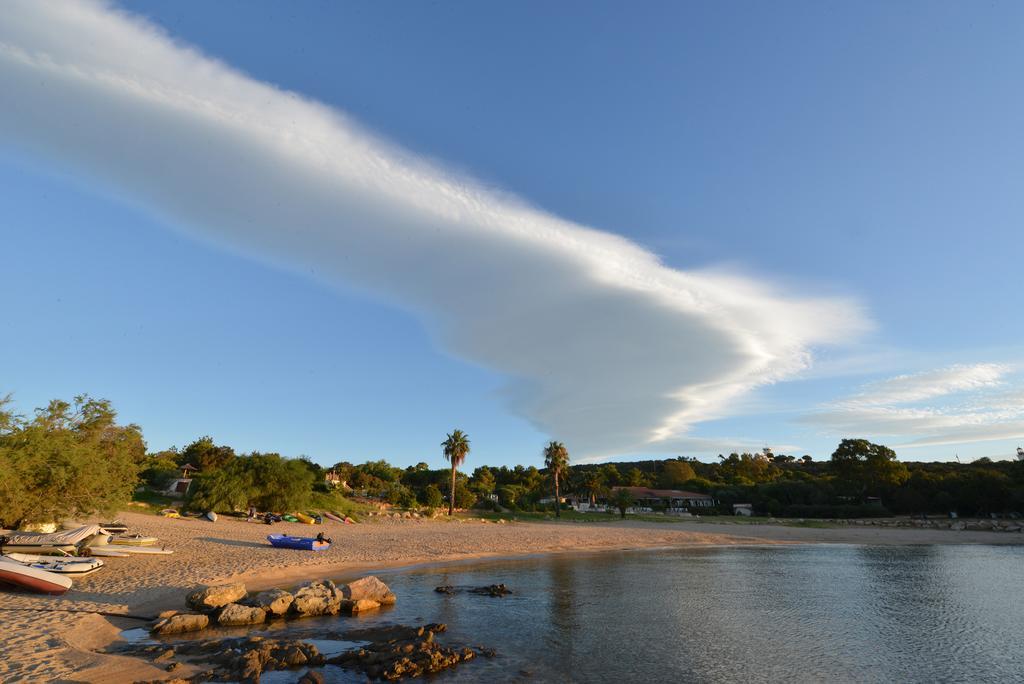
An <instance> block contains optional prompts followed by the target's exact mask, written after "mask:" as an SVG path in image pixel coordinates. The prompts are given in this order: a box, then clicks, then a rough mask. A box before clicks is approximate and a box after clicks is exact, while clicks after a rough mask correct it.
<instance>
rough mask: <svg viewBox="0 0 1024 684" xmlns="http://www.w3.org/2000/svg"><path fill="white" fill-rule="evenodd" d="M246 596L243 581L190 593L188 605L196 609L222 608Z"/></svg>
mask: <svg viewBox="0 0 1024 684" xmlns="http://www.w3.org/2000/svg"><path fill="white" fill-rule="evenodd" d="M243 598H245V585H244V584H242V583H241V582H235V583H234V584H221V585H218V586H215V587H205V588H204V589H199V590H198V591H193V592H192V593H191V594H189V595H188V605H189V606H190V607H191V608H192V609H194V610H207V609H210V608H220V607H221V606H226V605H228V604H229V603H234V602H235V601H238V600H239V599H243Z"/></svg>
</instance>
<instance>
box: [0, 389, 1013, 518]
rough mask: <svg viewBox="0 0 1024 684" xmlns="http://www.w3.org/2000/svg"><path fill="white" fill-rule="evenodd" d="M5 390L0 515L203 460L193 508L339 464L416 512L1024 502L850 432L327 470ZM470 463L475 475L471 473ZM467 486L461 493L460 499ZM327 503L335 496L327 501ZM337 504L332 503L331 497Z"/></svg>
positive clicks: (966, 474) (816, 511) (303, 498)
mask: <svg viewBox="0 0 1024 684" xmlns="http://www.w3.org/2000/svg"><path fill="white" fill-rule="evenodd" d="M9 405H10V404H9V400H8V399H3V400H0V525H2V526H4V527H18V526H20V525H22V524H24V523H26V522H38V521H53V520H59V519H65V518H69V517H75V516H78V515H85V514H91V513H96V512H104V513H105V512H113V511H116V510H118V509H119V508H122V507H124V506H125V505H126V504H127V503H128V502H129V501H130V500H131V498H132V494H133V491H134V490H135V488H136V487H137V486H138V485H140V484H144V485H147V486H149V487H150V488H152V489H155V490H162V489H163V488H165V487H166V486H167V485H168V484H169V483H170V482H172V481H173V480H174V479H175V478H177V477H178V476H179V473H180V471H181V467H182V466H183V465H185V464H191V465H194V466H196V467H198V468H199V469H200V470H199V473H198V474H197V475H196V476H195V477H194V479H193V482H192V486H191V488H190V491H189V498H188V500H187V501H186V504H187V505H188V506H189V507H192V508H195V509H197V510H218V511H232V510H244V509H245V508H247V507H248V506H250V505H253V506H256V507H257V508H258V509H260V510H272V511H287V510H301V509H303V508H305V507H307V506H309V505H312V502H314V501H317V500H318V499H317V498H316V497H317V496H330V497H334V498H333V499H332V500H334V501H338V500H339V497H338V494H337V492H336V491H335V490H334V488H333V487H332V486H331V485H330V484H328V483H327V482H326V481H325V474H326V472H327V471H328V470H332V471H334V473H335V475H336V476H337V477H338V478H339V479H341V480H343V481H344V482H345V483H346V485H347V487H348V488H349V489H346V490H345V491H348V492H352V493H355V494H358V495H362V496H366V497H372V498H378V499H380V500H383V501H386V502H388V503H390V504H393V505H395V506H399V507H404V508H414V507H427V508H434V509H437V508H442V507H447V508H448V509H449V512H451V511H452V510H453V509H454V508H455V507H458V508H474V507H477V508H489V509H499V508H500V509H507V510H510V511H537V510H549V511H552V512H554V513H555V514H556V515H559V514H560V511H561V507H560V506H555V505H553V503H552V502H553V501H557V500H559V498H560V497H562V496H571V497H575V498H577V499H580V500H589V501H591V502H596V501H597V500H599V499H601V500H605V501H608V502H609V503H612V504H613V505H616V506H618V507H620V508H624V507H625V506H627V505H628V503H629V501H628V500H627V498H626V495H625V494H623V493H622V492H621V491H619V490H617V489H616V488H618V487H624V486H639V487H652V488H661V489H682V490H686V491H693V492H699V493H704V494H709V495H710V496H712V497H714V499H715V501H716V506H715V507H713V508H711V509H702V512H703V513H722V514H730V513H732V505H733V504H735V503H746V504H750V505H752V506H753V508H754V511H755V512H756V513H759V514H764V515H774V516H794V517H855V516H868V515H888V514H908V513H909V514H922V513H930V514H935V513H943V514H944V513H948V512H950V511H957V512H958V513H959V514H961V515H988V514H1003V513H1009V512H1018V511H1024V462H1011V461H997V462H993V461H990V460H988V459H979V460H978V461H975V462H973V463H968V464H960V463H945V462H943V463H918V462H910V463H903V462H900V461H899V460H898V459H897V458H896V454H895V452H894V451H893V450H892V449H889V448H888V447H885V446H883V445H879V444H874V443H871V442H869V441H868V440H864V439H844V440H842V442H840V444H839V445H838V447H837V448H836V450H835V451H834V452H833V453H832V454H831V457H830V458H829V459H828V460H822V461H816V460H814V459H813V458H812V457H810V456H807V455H805V456H802V457H796V456H792V455H786V454H775V453H773V452H772V451H771V450H770V449H764V450H762V451H761V452H757V453H732V454H729V455H728V456H724V455H721V456H719V457H718V459H717V461H716V462H712V463H706V462H702V461H698V460H696V459H693V458H683V457H678V458H674V459H667V460H650V461H637V462H626V463H614V462H613V463H604V464H583V465H573V464H571V463H570V452H569V448H568V447H567V445H565V444H563V443H561V442H557V441H552V442H550V443H548V444H547V445H546V446H544V447H542V448H540V449H539V452H540V455H542V456H543V458H544V468H542V469H538V468H537V467H535V466H522V465H516V466H511V467H510V466H497V467H495V466H487V465H477V466H474V467H473V468H472V469H471V470H470V469H468V468H464V467H463V466H464V464H465V463H466V462H467V460H468V459H469V457H470V453H471V452H470V449H471V444H470V440H469V436H468V435H467V434H466V433H465V432H463V431H461V430H454V431H453V432H452V433H450V434H448V435H447V436H446V439H445V440H444V441H443V442H442V443H441V444H440V445H439V447H438V449H439V451H440V452H441V454H442V455H443V456H444V457H445V459H446V460H447V461H448V462H449V467H448V468H443V469H432V468H430V466H429V465H428V464H427V463H426V462H420V463H417V464H416V465H413V466H408V467H406V468H401V467H397V466H394V465H392V464H390V463H389V462H387V461H386V460H382V459H378V460H372V461H366V462H364V463H361V464H358V465H356V464H353V463H351V462H349V461H339V462H337V463H335V464H334V465H332V466H330V467H329V468H325V467H323V466H321V465H319V464H317V463H315V462H313V461H312V460H310V459H308V458H306V457H299V458H287V457H285V456H282V455H280V454H277V453H264V452H251V453H248V454H238V453H236V452H235V450H234V449H233V448H232V447H230V446H228V445H222V444H216V443H215V441H214V440H213V439H212V438H210V437H201V438H199V439H197V440H195V441H193V442H192V443H190V444H188V445H187V446H186V447H184V448H182V449H176V448H172V449H168V450H164V451H159V452H152V453H147V451H146V444H145V442H144V441H143V437H142V431H141V429H140V428H139V427H138V426H137V425H119V424H118V423H117V420H116V417H117V414H116V412H115V411H114V409H113V408H112V407H111V405H110V402H108V401H105V400H96V399H92V398H90V397H88V396H79V397H75V398H74V399H73V400H72V401H71V402H66V401H61V400H54V401H52V402H50V403H49V404H48V405H47V406H46V407H43V408H39V409H36V411H35V412H34V413H33V415H31V416H27V417H26V416H21V415H18V414H16V413H14V412H13V411H12V410H10V409H9ZM467 471H468V472H467ZM453 493H454V496H453V495H452V494H453ZM319 500H320V501H326V500H324V499H319ZM324 505H326V504H324Z"/></svg>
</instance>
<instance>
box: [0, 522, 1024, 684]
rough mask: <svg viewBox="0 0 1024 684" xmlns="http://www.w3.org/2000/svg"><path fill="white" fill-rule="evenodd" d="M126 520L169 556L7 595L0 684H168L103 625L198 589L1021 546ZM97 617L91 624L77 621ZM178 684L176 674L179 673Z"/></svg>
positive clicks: (547, 527) (554, 528) (699, 529)
mask: <svg viewBox="0 0 1024 684" xmlns="http://www.w3.org/2000/svg"><path fill="white" fill-rule="evenodd" d="M119 518H120V519H121V520H123V521H125V522H126V523H127V524H128V525H129V526H131V527H132V529H133V530H134V531H138V532H142V533H144V534H148V535H153V536H156V537H159V538H160V539H161V543H163V544H166V546H167V547H168V548H171V549H174V551H175V553H174V555H172V556H153V557H140V556H133V557H130V558H110V559H107V567H106V568H104V569H103V570H101V571H99V572H97V573H95V574H93V575H90V576H88V577H84V578H80V579H77V580H76V581H75V586H74V588H73V589H72V590H71V591H69V592H68V593H67V594H66V595H65V596H63V597H48V596H36V595H30V594H21V593H5V594H4V603H3V608H2V610H0V630H2V631H3V634H4V635H5V638H4V639H3V641H2V643H0V681H4V682H13V681H33V682H42V681H88V682H101V681H102V682H122V681H123V682H131V681H136V680H140V679H165V678H170V677H171V675H170V674H169V673H167V672H164V671H163V670H160V669H157V668H155V667H153V666H150V665H148V664H145V663H142V662H141V661H134V660H130V659H127V658H122V657H118V656H110V655H101V654H97V653H95V652H93V651H92V649H94V648H97V647H100V646H102V645H104V644H106V643H109V642H110V641H111V640H112V639H114V638H115V636H116V634H117V632H118V630H120V629H123V628H125V627H127V626H132V625H145V624H147V623H145V622H139V621H136V622H132V621H131V620H130V619H126V618H116V617H104V616H102V615H98V614H96V612H103V613H111V614H115V615H137V616H147V617H148V616H153V615H155V614H156V613H157V612H158V611H160V610H163V609H167V608H181V607H183V605H184V603H183V599H184V596H185V594H186V593H187V592H188V591H190V590H192V589H194V588H195V587H196V586H198V585H203V584H210V583H218V582H225V581H236V580H241V581H244V582H246V584H247V586H248V587H249V588H250V589H255V588H265V587H270V586H289V585H294V584H296V583H298V582H301V581H303V580H306V579H310V578H321V577H331V578H339V579H345V578H349V577H353V576H358V575H361V574H363V573H366V572H370V571H373V570H376V569H384V568H391V567H396V566H405V565H414V564H417V563H424V562H441V561H455V560H465V559H472V558H483V557H495V556H498V557H500V556H515V555H522V554H536V553H560V552H574V551H599V550H611V549H637V548H656V547H681V546H691V545H735V544H765V543H850V544H953V543H974V544H1005V543H1017V544H1019V543H1021V542H1022V538H1021V535H1020V534H1008V533H994V532H952V531H941V530H918V529H880V528H856V527H842V528H812V527H787V526H781V525H757V524H751V525H732V524H717V523H706V522H696V521H694V522H680V523H644V522H638V521H628V520H627V521H623V522H609V523H601V524H593V523H590V524H588V523H576V524H573V523H523V522H517V523H507V524H499V523H494V522H486V523H485V522H481V521H480V520H478V519H472V520H458V519H457V520H454V521H448V520H437V521H428V520H408V519H403V520H395V519H388V518H382V519H378V520H375V521H374V522H368V523H364V524H359V525H342V524H340V523H332V522H327V523H326V524H325V525H324V526H322V528H321V527H318V528H311V527H310V526H306V525H301V524H298V523H280V524H277V525H274V526H273V527H268V526H266V525H262V524H254V523H247V522H245V521H244V520H239V519H232V518H222V519H221V520H220V521H218V522H217V523H210V522H207V521H203V520H198V519H180V520H171V519H165V518H158V517H154V516H151V515H144V514H140V513H123V514H122V515H120V516H119ZM314 529H316V530H320V529H322V530H323V531H324V532H325V534H327V535H328V536H331V537H333V538H334V541H335V543H334V545H333V546H332V548H331V549H329V550H328V551H326V552H324V553H316V554H313V553H303V552H292V551H287V550H283V549H275V548H273V547H270V546H269V545H268V544H267V543H266V540H265V537H266V535H267V534H268V532H270V531H271V530H272V531H274V532H287V533H291V534H310V533H311V530H314ZM73 611H91V612H73ZM178 674H179V676H180V673H178Z"/></svg>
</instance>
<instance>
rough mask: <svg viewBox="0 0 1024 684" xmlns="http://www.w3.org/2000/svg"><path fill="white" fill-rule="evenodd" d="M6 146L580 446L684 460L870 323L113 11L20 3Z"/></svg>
mask: <svg viewBox="0 0 1024 684" xmlns="http://www.w3.org/2000/svg"><path fill="white" fill-rule="evenodd" d="M0 87H2V89H3V93H4V105H3V106H2V107H0V136H3V139H5V140H6V141H7V143H9V144H17V145H20V146H23V147H28V148H29V149H31V150H33V151H34V152H36V153H39V154H42V155H45V156H46V157H47V158H49V159H51V160H54V161H55V162H57V163H59V164H61V165H62V166H63V167H65V168H68V169H71V170H72V171H73V172H75V173H77V174H79V175H80V176H82V177H85V178H88V179H90V180H97V181H99V182H100V183H101V184H102V185H103V186H104V188H105V189H106V190H107V191H112V192H114V193H116V194H117V195H118V196H120V197H122V198H124V199H125V200H127V201H130V202H134V203H136V204H138V205H140V206H142V207H144V208H146V209H147V210H149V211H152V212H155V213H157V214H159V215H160V216H161V217H162V218H164V219H165V220H166V221H167V222H168V223H169V224H170V225H173V226H175V227H178V228H181V229H184V230H187V231H189V232H190V233H191V234H193V235H196V236H199V237H201V238H202V239H205V240H208V241H212V242H215V243H217V244H219V245H223V246H226V247H228V248H230V249H234V250H240V251H243V252H245V253H246V254H249V255H251V256H254V257H256V258H260V259H264V260H267V261H271V262H273V263H274V264H277V265H279V266H283V267H287V268H294V269H301V270H302V271H308V270H309V269H314V270H315V271H316V273H317V274H318V276H319V277H321V278H324V279H325V280H327V281H329V282H332V283H337V284H342V285H344V286H346V287H358V288H361V289H363V290H365V291H367V292H370V293H373V294H375V295H376V296H381V297H385V298H387V299H388V300H390V301H392V302H395V303H397V304H399V305H401V306H403V307H404V308H406V309H407V310H409V311H411V312H413V313H414V314H415V315H417V316H418V317H419V318H420V319H421V320H422V321H423V322H424V324H425V325H426V326H428V327H429V329H430V330H431V331H432V332H433V333H434V335H435V338H436V339H437V340H438V342H439V344H441V345H442V346H443V347H444V348H446V349H447V350H449V351H450V352H452V353H454V354H456V355H458V356H459V357H461V358H464V359H467V360H470V361H472V362H475V363H479V364H482V365H484V366H487V367H489V368H493V369H496V370H498V371H501V372H502V373H504V374H506V375H507V377H508V378H509V381H508V385H507V389H506V400H507V402H508V405H509V407H510V408H511V409H512V410H513V411H515V412H516V413H517V414H519V415H522V416H524V417H526V418H527V419H529V420H530V421H531V422H532V423H533V424H534V425H536V426H537V427H538V428H540V429H541V430H543V431H544V432H546V433H548V434H550V435H552V436H554V437H557V438H558V439H561V440H564V441H566V442H567V443H568V444H569V445H570V446H571V448H572V449H573V451H574V453H575V454H578V455H588V456H591V457H593V456H600V455H606V454H615V453H640V452H658V451H668V450H671V449H672V448H673V445H674V444H678V443H679V442H678V441H677V440H678V439H679V438H680V437H681V436H683V435H685V434H686V432H687V430H688V429H689V427H690V426H692V425H693V424H694V423H696V422H698V421H701V420H706V419H708V418H711V417H716V416H720V415H724V414H725V413H727V411H728V406H729V402H730V400H731V399H734V398H736V397H737V396H738V395H740V394H741V393H743V392H746V391H748V390H750V389H751V388H753V387H756V386H758V385H761V384H764V383H769V382H774V381H777V380H780V379H782V378H785V377H786V376H788V375H790V374H792V373H794V372H796V371H798V370H800V369H802V368H804V367H805V366H806V364H807V363H808V360H809V349H810V348H811V347H812V346H813V345H815V344H819V343H829V342H834V341H837V340H839V339H841V338H843V337H844V336H846V335H848V334H850V333H851V332H856V331H857V330H859V329H860V328H862V327H863V325H864V319H863V318H862V316H861V315H860V313H859V311H858V309H857V307H856V306H855V305H854V304H853V303H851V302H848V301H842V300H835V299H807V298H796V297H792V296H783V295H780V294H778V293H776V292H774V291H772V290H770V289H769V288H768V287H767V286H766V285H765V284H764V283H758V282H755V281H752V280H749V279H743V278H738V277H733V276H726V275H722V274H720V273H711V272H699V273H694V272H691V273H684V272H680V271H677V270H673V269H670V268H667V267H665V266H663V265H662V264H661V263H659V261H658V259H657V258H656V257H655V256H654V255H652V254H650V253H649V252H647V251H645V250H643V249H642V248H640V247H639V246H637V245H635V244H633V243H631V242H629V241H627V240H625V239H623V238H620V237H618V236H615V235H611V234H608V233H602V232H599V231H595V230H591V229H588V228H586V227H584V226H580V225H577V224H574V223H572V222H569V221H565V220H562V219H560V218H558V217H555V216H551V215H549V214H546V213H544V212H541V211H538V210H536V209H532V208H530V207H529V206H526V205H525V204H523V203H521V202H518V201H516V200H514V199H511V198H509V197H505V196H499V195H497V194H495V193H493V192H490V191H486V190H484V189H482V188H481V187H479V186H478V185H476V184H474V183H473V182H471V181H468V180H466V179H463V178H457V177H453V176H452V175H450V174H447V173H445V172H444V170H443V169H439V168H437V167H436V166H433V165H430V164H427V163H425V162H423V161H421V160H418V159H416V158H415V157H413V156H412V155H410V154H408V153H406V152H403V151H402V150H400V149H398V148H396V147H394V146H391V145H389V144H386V143H384V142H382V141H381V140H379V139H377V138H375V137H373V136H372V135H369V134H367V133H366V132H365V131H364V130H362V129H360V128H359V127H358V126H356V125H355V124H353V123H352V122H351V121H350V120H349V119H347V118H346V117H345V116H344V115H342V114H340V113H338V112H336V111H333V110H331V109H328V108H326V107H324V106H321V105H318V104H316V103H314V102H310V101H308V100H304V99H302V98H301V97H299V96H297V95H295V94H293V93H288V92H284V91H281V90H279V89H277V88H274V87H273V86H270V85H267V84H264V83H259V82H256V81H254V80H252V79H250V78H248V77H246V76H244V75H242V74H240V73H238V72H236V71H234V70H232V69H230V68H228V67H226V66H224V65H222V64H220V63H218V62H216V61H214V60H211V59H208V58H206V57H204V56H203V55H201V54H199V53H197V52H196V51H194V50H192V49H189V48H187V47H183V46H181V45H178V44H176V43H175V42H174V41H173V40H171V39H169V38H168V37H167V36H165V35H164V34H163V33H162V32H160V31H159V30H157V29H155V28H154V27H152V26H151V25H149V24H147V23H145V22H143V21H141V20H139V19H137V18H134V17H132V16H130V15H127V14H125V13H122V12H120V11H118V10H116V9H113V8H111V7H109V6H107V5H104V4H99V3H97V2H83V3H78V4H72V3H68V2H46V1H40V0H15V1H14V2H10V1H8V2H6V3H5V4H4V9H3V18H2V21H0Z"/></svg>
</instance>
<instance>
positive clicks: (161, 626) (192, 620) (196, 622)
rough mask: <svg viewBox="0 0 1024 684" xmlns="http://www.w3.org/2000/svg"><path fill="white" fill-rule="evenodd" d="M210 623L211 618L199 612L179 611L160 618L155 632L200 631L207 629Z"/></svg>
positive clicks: (154, 626) (162, 633)
mask: <svg viewBox="0 0 1024 684" xmlns="http://www.w3.org/2000/svg"><path fill="white" fill-rule="evenodd" d="M209 624H210V618H209V617H207V616H206V615H202V614H199V613H178V614H177V615H172V616H171V617H169V618H164V619H162V620H158V621H157V623H156V624H155V625H153V628H152V630H151V631H152V632H153V634H159V635H165V634H183V633H185V632H198V631H199V630H202V629H206V628H207V627H208V626H209Z"/></svg>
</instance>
